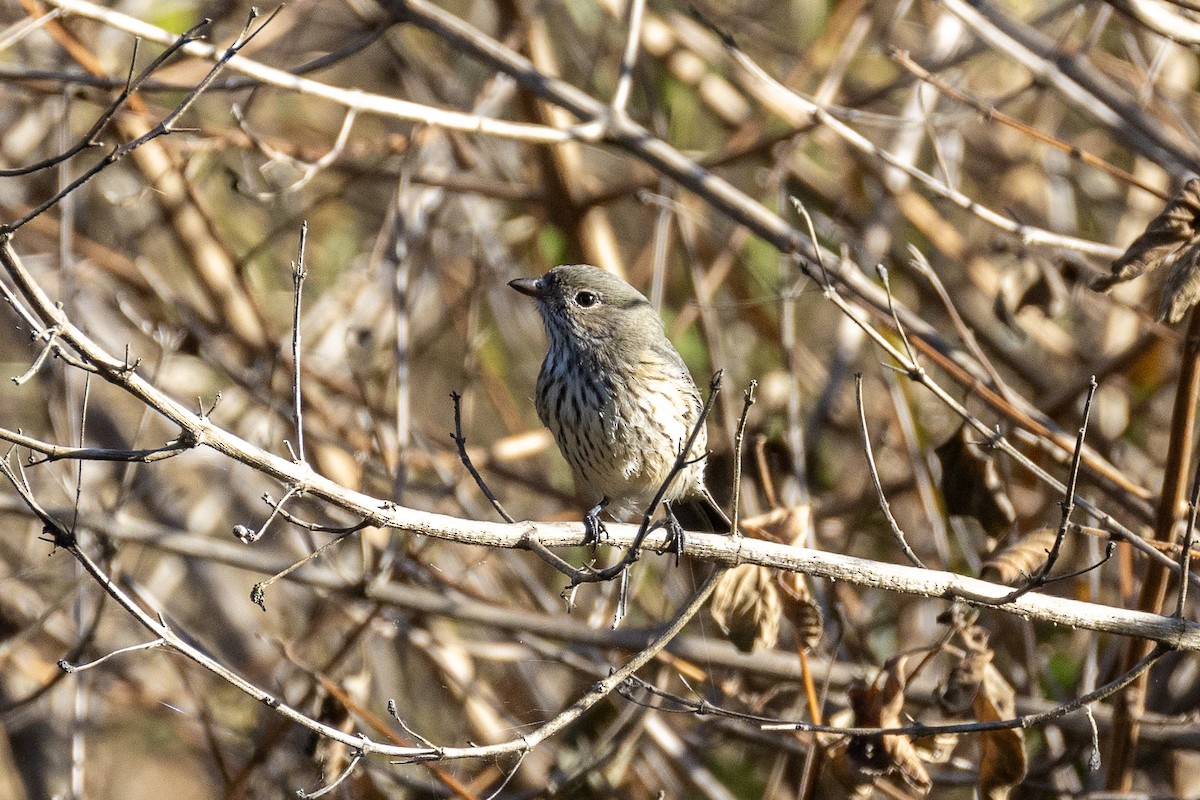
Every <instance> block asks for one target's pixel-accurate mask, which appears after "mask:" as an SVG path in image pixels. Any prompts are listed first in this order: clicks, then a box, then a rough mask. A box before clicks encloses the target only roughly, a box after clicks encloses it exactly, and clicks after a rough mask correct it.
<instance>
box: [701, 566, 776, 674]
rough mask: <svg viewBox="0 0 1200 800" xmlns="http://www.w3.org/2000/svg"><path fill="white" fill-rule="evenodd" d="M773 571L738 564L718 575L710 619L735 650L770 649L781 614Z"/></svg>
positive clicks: (773, 642) (766, 568)
mask: <svg viewBox="0 0 1200 800" xmlns="http://www.w3.org/2000/svg"><path fill="white" fill-rule="evenodd" d="M774 573H775V570H773V569H771V568H769V567H760V566H758V565H757V564H742V565H740V566H737V567H734V568H733V569H731V570H729V571H728V572H726V573H725V574H724V575H722V576H721V577H720V578H719V579H718V581H717V588H716V589H714V590H713V597H712V605H711V606H710V608H709V611H710V613H711V614H712V618H713V620H714V621H715V622H716V623H717V625H718V626H720V628H721V630H722V631H724V633H725V635H726V636H728V637H729V640H730V641H731V642H733V644H734V646H736V647H737V648H738V649H739V650H743V651H745V652H750V651H751V650H753V649H755V648H756V647H763V648H768V649H769V648H772V647H774V646H775V643H776V642H777V641H779V620H780V618H781V617H782V615H783V611H782V609H781V603H780V597H779V588H778V585H777V583H776V581H775V574H774Z"/></svg>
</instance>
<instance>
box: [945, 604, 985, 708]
mask: <svg viewBox="0 0 1200 800" xmlns="http://www.w3.org/2000/svg"><path fill="white" fill-rule="evenodd" d="M958 633H959V638H960V639H961V641H962V645H963V651H962V656H960V657H959V659H958V661H957V662H956V663H955V664H954V666H953V667H951V668H950V672H949V673H947V675H946V679H945V681H944V682H943V683H942V685H941V686H940V687H938V692H937V698H938V703H939V704H940V705H941V706H942V708H944V709H945V710H946V711H947V712H948V713H950V714H962V713H964V712H965V711H966V710H967V709H968V708H970V707H971V704H972V703H973V702H974V701H975V695H977V694H978V693H979V687H980V685H981V684H982V683H983V680H984V675H985V673H986V671H987V668H988V667H989V666H991V663H992V658H993V655H994V654H993V652H992V648H991V647H990V646H988V633H987V631H986V630H984V629H983V628H981V627H979V626H978V625H969V626H967V627H965V628H963V629H962V630H960V631H959V632H958Z"/></svg>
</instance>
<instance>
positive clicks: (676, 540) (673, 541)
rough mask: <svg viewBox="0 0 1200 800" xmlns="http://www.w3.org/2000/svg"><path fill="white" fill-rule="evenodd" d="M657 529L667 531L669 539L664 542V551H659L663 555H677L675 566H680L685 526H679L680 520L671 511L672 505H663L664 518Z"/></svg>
mask: <svg viewBox="0 0 1200 800" xmlns="http://www.w3.org/2000/svg"><path fill="white" fill-rule="evenodd" d="M655 527H662V528H666V529H667V538H666V539H665V540H664V541H663V546H662V549H660V550H659V551H658V553H659V554H660V555H661V554H663V553H674V554H675V566H677V567H678V566H679V557H680V556H681V555H683V526H682V525H680V524H679V520H678V519H676V518H675V512H674V511H672V510H671V504H670V503H663V518H662V520H661V521H659V523H658V524H657V525H655Z"/></svg>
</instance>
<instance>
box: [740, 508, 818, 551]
mask: <svg viewBox="0 0 1200 800" xmlns="http://www.w3.org/2000/svg"><path fill="white" fill-rule="evenodd" d="M811 516H812V508H811V507H810V506H807V505H804V506H782V507H780V508H773V509H771V510H770V511H768V512H767V513H765V514H759V515H758V516H757V517H750V518H749V519H744V520H742V521H741V522H739V523H738V527H739V528H740V529H741V531H742V533H744V534H746V535H747V536H749V537H750V538H751V539H763V540H765V541H768V542H778V543H779V544H797V543H799V542H801V541H803V539H804V535H805V533H806V531H807V530H808V525H809V518H810V517H811Z"/></svg>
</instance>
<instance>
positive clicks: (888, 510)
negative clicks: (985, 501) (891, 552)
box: [854, 372, 928, 569]
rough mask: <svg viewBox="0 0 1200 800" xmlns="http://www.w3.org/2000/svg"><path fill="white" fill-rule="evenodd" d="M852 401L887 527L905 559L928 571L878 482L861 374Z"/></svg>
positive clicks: (855, 378) (857, 376)
mask: <svg viewBox="0 0 1200 800" xmlns="http://www.w3.org/2000/svg"><path fill="white" fill-rule="evenodd" d="M854 399H855V400H856V401H857V402H858V422H859V426H860V428H861V430H862V438H863V449H864V450H865V451H866V453H867V468H868V469H869V470H870V472H871V481H872V482H873V483H874V484H875V495H876V497H878V499H879V508H880V509H881V510H882V511H883V515H884V516H885V517H887V521H888V525H889V526H890V527H891V529H892V537H893V538H894V539H895V540H896V542H897V543H898V544H899V545H900V550H901V551H902V552H903V553H904V556H905V558H907V559H908V560H909V561H911V562H912V563H913V564H915V565H916V566H918V567H920V568H921V569H928V567H926V566H925V562H924V561H922V560H921V559H920V558H919V557H918V556H917V554H916V553H914V552H913V549H912V548H911V547H909V546H908V540H907V539H906V538H905V537H904V531H903V530H901V528H900V524H899V523H898V522H896V518H895V517H894V516H892V507H891V505H890V504H889V503H888V500H887V495H885V494H884V492H883V483H882V482H881V481H880V480H879V470H878V469H877V468H876V466H875V454H874V453H873V452H872V450H871V431H870V430H869V429H868V428H867V408H866V405H865V404H864V403H863V377H862V373H861V372H860V373H858V374H856V375H855V376H854Z"/></svg>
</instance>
